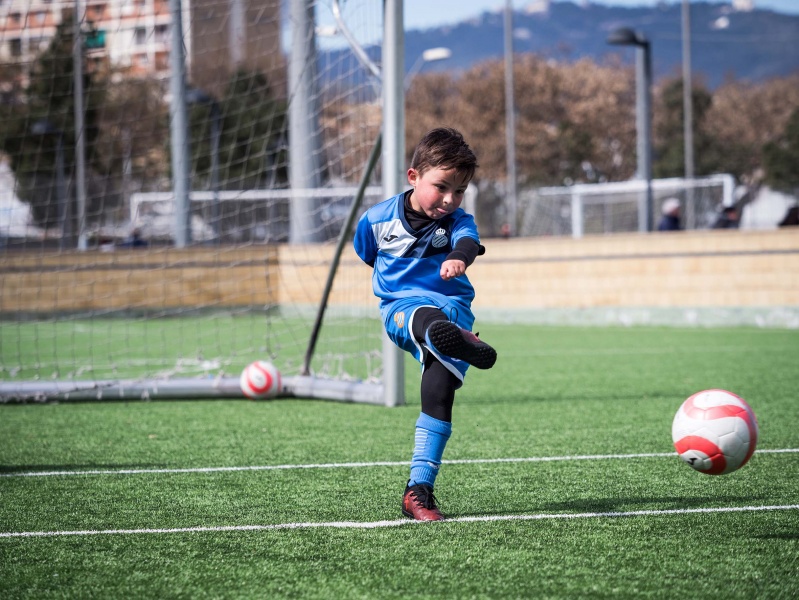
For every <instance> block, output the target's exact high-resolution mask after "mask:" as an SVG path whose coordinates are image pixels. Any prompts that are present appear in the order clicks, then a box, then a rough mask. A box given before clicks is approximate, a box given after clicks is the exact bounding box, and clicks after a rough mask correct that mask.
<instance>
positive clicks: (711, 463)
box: [671, 390, 757, 475]
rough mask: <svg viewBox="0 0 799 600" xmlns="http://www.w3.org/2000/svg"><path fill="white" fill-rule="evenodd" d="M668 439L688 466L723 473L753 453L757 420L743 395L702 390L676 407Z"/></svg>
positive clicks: (701, 470) (737, 466)
mask: <svg viewBox="0 0 799 600" xmlns="http://www.w3.org/2000/svg"><path fill="white" fill-rule="evenodd" d="M671 438H672V440H673V441H674V447H675V448H676V449H677V454H679V455H680V458H681V459H683V461H685V462H686V463H688V465H689V466H690V467H691V468H693V469H696V470H697V471H699V472H700V473H706V474H708V475H724V474H725V473H732V472H733V471H736V470H737V469H740V468H741V467H742V466H744V465H745V464H746V463H747V461H748V460H749V458H750V457H751V456H752V454H753V453H754V451H755V446H756V445H757V420H756V419H755V413H754V412H753V411H752V408H751V407H750V406H749V405H748V404H747V403H746V401H745V400H744V399H743V398H741V397H739V396H736V395H735V394H733V393H732V392H727V391H725V390H704V391H702V392H697V393H696V394H694V395H693V396H691V397H690V398H688V399H687V400H686V401H685V402H683V404H682V406H680V409H679V410H678V411H677V414H676V415H674V422H673V423H672V426H671Z"/></svg>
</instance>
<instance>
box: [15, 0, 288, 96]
mask: <svg viewBox="0 0 799 600" xmlns="http://www.w3.org/2000/svg"><path fill="white" fill-rule="evenodd" d="M74 6H75V5H74V4H73V3H67V2H54V1H53V0H0V62H2V63H6V64H22V65H25V64H29V63H31V62H32V61H33V60H34V59H35V58H36V56H37V55H38V54H39V53H40V52H42V51H43V50H45V49H46V48H47V46H48V45H49V43H50V41H51V40H52V38H53V36H54V35H55V33H56V28H57V27H58V25H59V24H60V23H62V22H63V21H64V19H65V18H66V17H67V16H68V15H69V14H70V13H71V12H72V11H73V10H74ZM82 6H83V8H84V10H85V15H86V16H85V21H84V25H83V30H84V35H85V36H86V37H85V41H84V44H85V47H86V50H87V56H88V58H89V60H90V62H94V63H107V64H108V66H110V67H111V68H114V69H115V70H119V71H122V72H123V73H126V74H129V75H131V76H143V75H161V76H166V75H167V74H168V73H169V53H170V49H171V48H170V37H171V36H170V33H171V29H172V17H171V15H170V10H169V8H170V7H169V0H83V2H82ZM89 24H91V27H90V26H89ZM90 28H93V29H94V33H93V34H91V35H89V34H88V30H89V29H90ZM183 29H184V32H185V36H184V43H185V47H186V49H187V63H188V72H189V78H190V79H191V80H192V83H193V85H196V86H197V87H203V88H204V89H207V90H208V91H210V92H213V91H214V90H213V88H214V87H215V86H217V85H219V84H220V81H223V80H224V79H226V77H225V76H224V75H225V74H229V73H230V72H233V71H235V70H236V69H237V68H244V69H250V70H252V69H257V70H261V71H264V72H270V71H271V70H272V69H274V68H276V67H279V66H282V65H283V58H282V56H281V53H280V0H227V1H225V0H221V1H220V0H183ZM89 67H90V68H91V65H89Z"/></svg>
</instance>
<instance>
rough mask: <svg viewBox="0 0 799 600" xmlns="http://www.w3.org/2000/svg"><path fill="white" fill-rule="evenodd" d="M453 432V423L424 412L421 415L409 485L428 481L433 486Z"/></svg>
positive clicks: (417, 426) (417, 425)
mask: <svg viewBox="0 0 799 600" xmlns="http://www.w3.org/2000/svg"><path fill="white" fill-rule="evenodd" d="M451 433H452V423H448V422H447V421H439V420H438V419H434V418H433V417H431V416H430V415H426V414H424V413H421V414H420V415H419V419H418V420H417V421H416V443H415V445H414V448H413V459H412V460H411V478H410V483H409V485H416V484H418V483H426V484H427V485H429V486H430V487H433V485H434V484H435V482H436V476H437V475H438V468H439V466H441V457H442V456H443V455H444V448H445V446H446V445H447V440H449V436H450V434H451Z"/></svg>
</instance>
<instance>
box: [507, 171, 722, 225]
mask: <svg viewBox="0 0 799 600" xmlns="http://www.w3.org/2000/svg"><path fill="white" fill-rule="evenodd" d="M734 186H735V182H734V178H733V177H732V175H726V174H724V175H712V176H708V177H698V178H695V179H690V180H688V179H682V178H671V179H654V180H652V182H651V196H652V206H651V212H649V213H648V214H650V215H651V218H652V222H651V223H649V224H648V225H649V227H647V223H646V221H645V219H646V215H647V210H646V208H645V203H646V202H647V201H648V189H647V182H646V181H644V180H633V181H623V182H614V183H592V184H577V185H572V186H568V187H544V188H538V189H534V190H529V191H527V192H523V193H522V194H520V200H521V202H520V210H519V213H520V219H521V226H520V230H519V232H520V235H523V236H540V235H571V236H573V237H582V236H583V235H590V234H604V233H620V232H631V231H647V230H652V229H656V228H657V223H658V220H659V218H660V215H661V206H662V203H663V202H664V201H665V200H666V199H668V198H676V199H677V200H678V201H679V203H680V208H681V214H682V215H683V225H684V227H685V228H686V229H708V228H710V227H711V226H712V225H713V222H714V221H715V219H716V218H717V217H718V215H719V211H720V208H721V207H722V206H731V205H732V204H734V197H733V194H734Z"/></svg>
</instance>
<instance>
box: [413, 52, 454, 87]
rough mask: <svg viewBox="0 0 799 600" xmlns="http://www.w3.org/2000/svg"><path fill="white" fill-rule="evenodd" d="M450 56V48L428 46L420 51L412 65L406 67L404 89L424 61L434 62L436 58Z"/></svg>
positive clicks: (441, 58)
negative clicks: (408, 67)
mask: <svg viewBox="0 0 799 600" xmlns="http://www.w3.org/2000/svg"><path fill="white" fill-rule="evenodd" d="M450 56H452V50H450V49H449V48H428V49H427V50H425V51H424V52H422V53H421V54H420V55H419V58H417V59H416V62H415V63H413V66H412V67H411V68H410V69H408V73H407V74H406V75H405V81H404V86H405V89H406V90H407V89H408V87H409V86H410V85H411V81H413V78H414V77H416V75H417V73H419V71H421V70H422V67H423V66H424V65H425V63H429V62H435V61H437V60H446V59H448V58H449V57H450Z"/></svg>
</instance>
